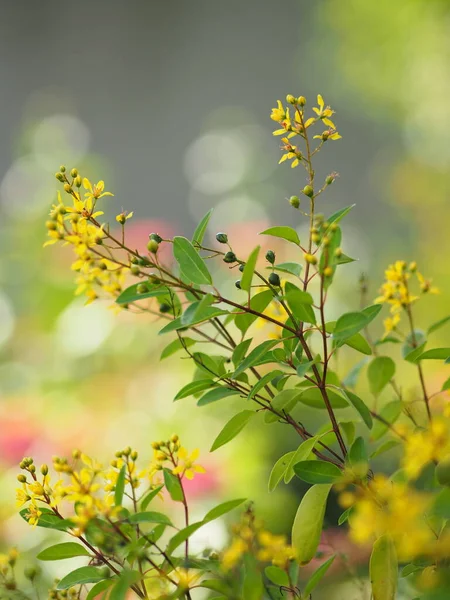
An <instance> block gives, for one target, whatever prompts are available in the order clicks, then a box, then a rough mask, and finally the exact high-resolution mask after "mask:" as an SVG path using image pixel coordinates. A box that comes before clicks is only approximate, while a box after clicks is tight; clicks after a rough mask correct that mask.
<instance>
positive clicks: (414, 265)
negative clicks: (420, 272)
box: [408, 261, 417, 273]
mask: <svg viewBox="0 0 450 600" xmlns="http://www.w3.org/2000/svg"><path fill="white" fill-rule="evenodd" d="M408 269H409V270H410V271H411V273H415V272H416V271H417V263H416V261H413V262H410V263H409V266H408Z"/></svg>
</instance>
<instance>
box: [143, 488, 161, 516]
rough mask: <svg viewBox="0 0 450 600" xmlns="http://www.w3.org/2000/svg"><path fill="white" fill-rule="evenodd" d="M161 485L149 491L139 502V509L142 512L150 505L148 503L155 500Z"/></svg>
mask: <svg viewBox="0 0 450 600" xmlns="http://www.w3.org/2000/svg"><path fill="white" fill-rule="evenodd" d="M163 487H164V486H163V485H158V486H157V487H155V489H154V490H150V491H149V492H148V493H147V494H146V495H145V496H144V498H143V499H142V502H141V508H142V510H145V509H146V508H147V506H148V505H149V504H150V502H151V501H152V500H153V499H154V498H156V496H157V495H158V494H159V492H160V491H161V490H162V489H163Z"/></svg>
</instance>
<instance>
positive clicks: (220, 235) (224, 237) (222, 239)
mask: <svg viewBox="0 0 450 600" xmlns="http://www.w3.org/2000/svg"><path fill="white" fill-rule="evenodd" d="M216 240H217V241H218V242H219V243H220V244H227V243H228V236H227V234H226V233H223V232H219V233H216Z"/></svg>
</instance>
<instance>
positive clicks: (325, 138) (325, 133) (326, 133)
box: [322, 131, 330, 142]
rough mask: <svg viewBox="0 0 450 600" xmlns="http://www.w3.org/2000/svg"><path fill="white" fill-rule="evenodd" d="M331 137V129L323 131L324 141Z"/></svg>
mask: <svg viewBox="0 0 450 600" xmlns="http://www.w3.org/2000/svg"><path fill="white" fill-rule="evenodd" d="M329 137H330V132H329V131H324V132H323V133H322V141H324V142H326V141H327V139H328V138H329Z"/></svg>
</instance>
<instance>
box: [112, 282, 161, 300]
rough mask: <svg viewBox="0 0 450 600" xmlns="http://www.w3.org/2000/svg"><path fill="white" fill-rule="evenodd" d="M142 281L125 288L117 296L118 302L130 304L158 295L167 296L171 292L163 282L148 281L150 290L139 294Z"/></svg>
mask: <svg viewBox="0 0 450 600" xmlns="http://www.w3.org/2000/svg"><path fill="white" fill-rule="evenodd" d="M141 283H142V282H139V283H135V284H133V285H130V287H128V288H127V289H126V290H124V291H123V292H122V293H121V294H120V295H119V296H118V297H117V298H116V304H130V303H131V302H136V301H137V300H145V299H146V298H157V297H158V296H166V295H167V294H168V293H169V288H168V287H166V286H165V285H161V284H151V283H147V287H148V292H145V293H144V294H138V292H137V287H138V285H140V284H141Z"/></svg>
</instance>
